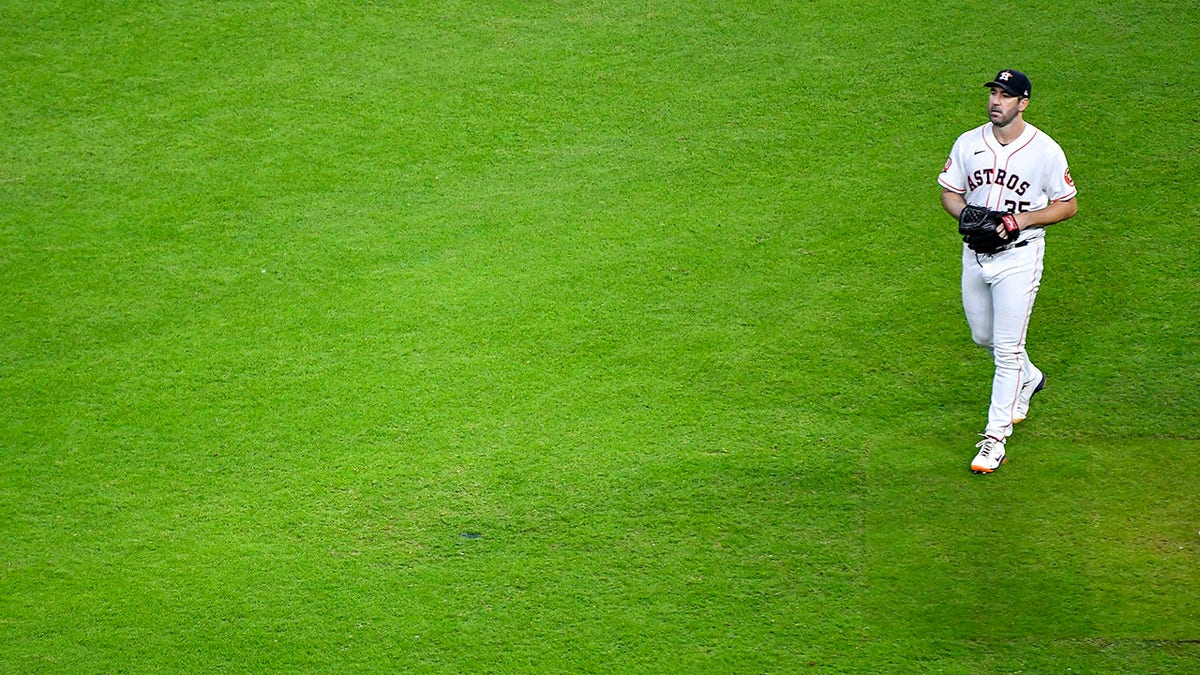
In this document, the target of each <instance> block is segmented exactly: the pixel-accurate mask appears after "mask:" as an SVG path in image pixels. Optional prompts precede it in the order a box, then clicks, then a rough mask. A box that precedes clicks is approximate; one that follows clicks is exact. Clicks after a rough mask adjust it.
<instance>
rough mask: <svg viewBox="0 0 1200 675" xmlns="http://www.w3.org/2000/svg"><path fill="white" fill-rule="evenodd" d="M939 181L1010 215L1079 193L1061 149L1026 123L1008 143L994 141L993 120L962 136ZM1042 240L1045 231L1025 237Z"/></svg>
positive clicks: (977, 202)
mask: <svg viewBox="0 0 1200 675" xmlns="http://www.w3.org/2000/svg"><path fill="white" fill-rule="evenodd" d="M938 183H939V184H940V185H941V186H942V187H943V188H945V189H947V190H949V191H951V192H955V193H957V194H960V195H962V196H963V198H964V199H966V200H967V203H968V204H975V205H977V206H985V207H987V208H989V209H992V210H995V211H1007V212H1009V213H1022V212H1025V211H1037V210H1040V209H1044V208H1046V207H1047V206H1048V205H1049V204H1050V203H1051V202H1060V201H1066V200H1068V199H1071V198H1073V197H1074V196H1075V192H1076V190H1075V183H1074V182H1072V181H1071V170H1070V169H1069V168H1068V167H1067V157H1066V155H1065V154H1063V151H1062V148H1061V147H1059V145H1058V143H1055V142H1054V139H1052V138H1050V137H1049V136H1047V135H1046V134H1045V133H1043V132H1042V131H1041V130H1040V129H1038V128H1037V127H1035V126H1033V125H1032V124H1029V123H1028V122H1026V123H1025V130H1024V131H1023V132H1021V135H1020V136H1019V137H1017V139H1016V140H1015V141H1013V142H1012V143H1009V144H1008V145H1003V144H1001V143H1000V141H998V140H996V135H995V134H994V133H993V130H992V124H991V122H988V123H987V124H984V125H983V126H981V127H978V128H975V129H972V130H970V131H968V132H966V133H964V134H963V135H962V136H959V137H958V140H956V141H955V142H954V147H953V148H951V150H950V158H949V159H947V160H946V166H945V167H943V168H942V173H941V174H940V175H939V176H938ZM1042 236H1045V230H1043V229H1042V228H1030V229H1027V230H1025V231H1024V232H1022V233H1021V239H1022V240H1027V239H1034V238H1037V237H1042Z"/></svg>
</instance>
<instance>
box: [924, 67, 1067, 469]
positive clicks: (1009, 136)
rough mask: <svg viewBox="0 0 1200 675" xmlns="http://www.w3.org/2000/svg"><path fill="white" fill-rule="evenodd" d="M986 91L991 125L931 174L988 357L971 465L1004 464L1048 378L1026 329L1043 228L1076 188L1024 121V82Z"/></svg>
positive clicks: (969, 310) (1011, 77) (1058, 157)
mask: <svg viewBox="0 0 1200 675" xmlns="http://www.w3.org/2000/svg"><path fill="white" fill-rule="evenodd" d="M984 86H985V87H987V88H988V97H987V115H988V122H987V123H986V124H984V125H982V126H980V127H977V128H975V129H972V130H970V131H968V132H966V133H964V134H963V135H961V136H959V137H958V140H956V141H955V142H954V146H953V148H951V150H950V158H949V159H948V160H946V166H945V167H943V169H942V173H941V174H940V175H939V176H938V183H939V184H940V185H941V186H942V207H943V208H945V209H946V212H947V213H949V214H950V215H951V216H953V217H954V218H955V219H957V220H958V221H959V233H960V234H961V235H962V236H963V252H962V300H963V309H964V310H965V312H966V315H967V323H968V324H969V326H970V328H971V337H972V339H974V341H975V343H976V344H978V345H979V346H981V347H983V348H985V349H987V350H988V351H989V352H991V354H992V358H993V362H994V363H995V374H994V375H993V377H992V399H991V405H990V407H989V408H988V420H987V427H986V428H985V429H984V432H983V434H982V436H983V440H981V441H979V443H977V444H976V446H975V447H976V448H977V449H978V452H977V454H976V455H975V458H974V459H972V460H971V470H972V471H974V472H975V473H982V474H988V473H991V472H993V471H995V470H996V469H998V468H999V467H1000V465H1001V464H1003V463H1004V462H1005V460H1006V459H1007V456H1006V454H1005V448H1004V445H1005V442H1006V441H1007V440H1008V437H1009V435H1011V434H1012V431H1013V425H1014V424H1016V423H1018V422H1020V421H1022V420H1024V419H1025V417H1026V415H1028V413H1029V404H1030V401H1031V400H1032V399H1033V395H1034V394H1036V393H1038V392H1039V391H1041V390H1042V388H1043V387H1045V386H1046V375H1045V374H1044V373H1042V371H1041V370H1039V369H1038V368H1037V367H1036V366H1034V365H1033V363H1031V362H1030V360H1029V355H1028V354H1027V353H1026V352H1025V335H1026V330H1027V329H1028V327H1029V316H1030V314H1031V313H1032V311H1033V301H1034V298H1035V297H1037V292H1038V286H1039V285H1040V283H1041V279H1042V260H1043V254H1044V253H1045V247H1046V244H1045V236H1046V232H1045V229H1044V228H1046V226H1048V225H1052V224H1054V223H1058V222H1061V221H1063V220H1066V219H1068V218H1070V217H1072V216H1074V215H1075V213H1076V210H1077V206H1076V203H1075V184H1074V183H1073V182H1072V181H1071V172H1070V169H1069V168H1068V167H1067V158H1066V156H1065V155H1064V154H1063V151H1062V148H1060V147H1059V145H1058V143H1055V142H1054V140H1053V139H1051V138H1050V137H1049V136H1047V135H1046V134H1045V133H1044V132H1043V131H1041V130H1040V129H1038V128H1037V127H1035V126H1033V125H1032V124H1030V123H1028V122H1026V121H1025V119H1024V113H1025V109H1026V108H1027V107H1028V106H1029V96H1030V92H1031V89H1032V87H1031V85H1030V82H1029V78H1028V77H1027V76H1026V75H1025V74H1024V73H1022V72H1020V71H1017V70H1001V71H1000V72H999V73H997V74H996V77H995V78H993V79H992V80H991V81H989V82H987V83H985V84H984Z"/></svg>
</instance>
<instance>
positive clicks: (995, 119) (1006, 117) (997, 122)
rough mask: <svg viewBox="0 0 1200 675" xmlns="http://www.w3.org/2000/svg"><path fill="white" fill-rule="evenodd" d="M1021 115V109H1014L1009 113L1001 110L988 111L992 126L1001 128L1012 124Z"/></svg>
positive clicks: (990, 109) (991, 109)
mask: <svg viewBox="0 0 1200 675" xmlns="http://www.w3.org/2000/svg"><path fill="white" fill-rule="evenodd" d="M1019 114H1021V111H1020V109H1019V108H1013V109H1012V110H1011V111H1009V112H1008V113H1005V112H1004V111H1003V110H1000V109H999V108H989V109H988V119H989V120H991V121H992V126H995V127H1001V128H1003V127H1006V126H1008V125H1010V124H1012V122H1013V120H1015V119H1017V115H1019Z"/></svg>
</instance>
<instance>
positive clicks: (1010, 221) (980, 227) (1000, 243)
mask: <svg viewBox="0 0 1200 675" xmlns="http://www.w3.org/2000/svg"><path fill="white" fill-rule="evenodd" d="M958 233H959V234H961V235H962V238H963V242H964V243H965V244H966V245H967V246H969V247H971V250H972V251H975V252H976V253H995V252H996V251H999V250H1001V249H1003V248H1006V247H1008V246H1009V245H1011V244H1012V243H1013V242H1015V241H1016V240H1017V237H1018V236H1020V234H1021V229H1020V228H1019V227H1017V219H1016V218H1014V217H1013V215H1012V214H1011V213H1005V212H1003V211H990V210H988V209H986V208H984V207H982V206H975V205H974V204H967V206H966V207H965V208H964V209H963V210H962V213H960V214H958Z"/></svg>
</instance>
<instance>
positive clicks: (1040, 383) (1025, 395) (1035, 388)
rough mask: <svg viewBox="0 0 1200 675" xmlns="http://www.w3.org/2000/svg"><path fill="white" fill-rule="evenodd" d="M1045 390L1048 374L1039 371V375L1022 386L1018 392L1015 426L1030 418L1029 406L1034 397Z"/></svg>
mask: <svg viewBox="0 0 1200 675" xmlns="http://www.w3.org/2000/svg"><path fill="white" fill-rule="evenodd" d="M1045 388H1046V374H1045V373H1043V372H1042V371H1040V370H1039V371H1037V375H1034V376H1033V377H1032V378H1030V379H1029V380H1027V381H1026V382H1025V384H1022V385H1021V391H1019V392H1017V405H1016V407H1015V408H1013V424H1016V423H1018V422H1024V421H1025V418H1026V417H1028V416H1029V404H1030V403H1031V402H1032V401H1033V395H1034V394H1036V393H1038V392H1039V391H1041V390H1043V389H1045Z"/></svg>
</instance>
